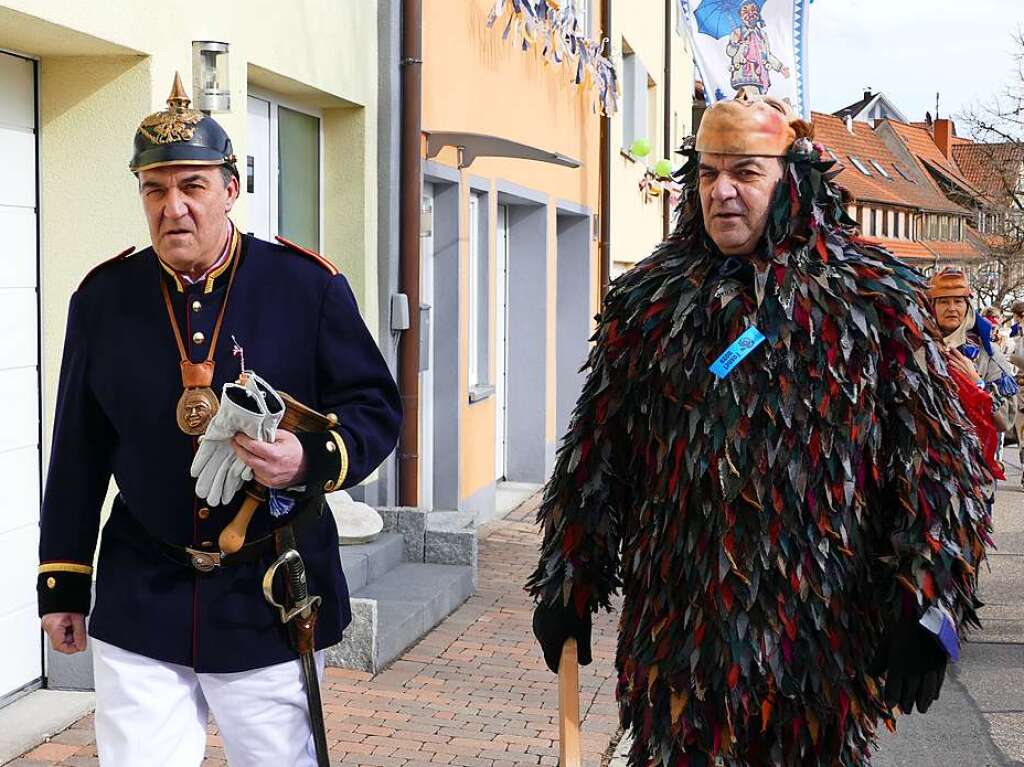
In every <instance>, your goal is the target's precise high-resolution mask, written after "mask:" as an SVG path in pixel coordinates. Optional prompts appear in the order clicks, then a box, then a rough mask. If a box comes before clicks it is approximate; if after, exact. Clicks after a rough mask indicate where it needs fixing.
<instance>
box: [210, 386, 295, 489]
mask: <svg viewBox="0 0 1024 767" xmlns="http://www.w3.org/2000/svg"><path fill="white" fill-rule="evenodd" d="M283 416H284V402H283V401H282V400H281V398H280V396H278V394H277V392H276V391H274V389H273V388H272V387H271V386H270V385H269V384H267V382H266V381H264V380H263V379H262V378H260V377H259V376H257V375H256V374H255V373H252V372H247V374H246V383H245V385H240V384H234V383H228V384H224V388H223V390H222V392H221V405H220V409H219V410H218V411H217V415H215V416H214V417H213V420H211V421H210V425H209V426H208V427H207V429H206V434H205V435H203V437H202V440H201V442H200V444H199V449H198V450H197V451H196V455H195V458H194V459H193V460H192V467H191V471H190V473H191V474H192V476H193V477H196V478H197V479H198V481H197V482H196V495H198V496H199V497H200V498H204V499H206V501H207V502H208V503H209V504H210V505H211V506H218V505H221V504H226V503H228V502H229V501H230V500H231V499H232V498H233V497H234V495H235V493H237V492H238V490H239V489H240V488H241V487H242V485H243V484H245V483H246V482H248V481H249V480H250V479H252V469H251V468H249V467H248V466H247V465H246V464H245V462H244V461H242V459H241V458H239V457H238V456H237V455H236V454H235V451H234V448H233V447H232V444H231V438H232V437H234V436H235V434H238V433H242V434H245V435H246V436H248V437H249V438H251V439H255V440H259V441H261V442H273V441H274V440H275V439H276V437H277V426H278V424H279V423H280V422H281V418H282V417H283Z"/></svg>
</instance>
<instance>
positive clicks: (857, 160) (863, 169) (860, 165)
mask: <svg viewBox="0 0 1024 767" xmlns="http://www.w3.org/2000/svg"><path fill="white" fill-rule="evenodd" d="M850 162H852V163H853V166H854V167H855V168H856V169H857V170H859V171H860V172H861V173H863V174H864V175H865V176H870V175H871V171H869V170H868V169H867V168H866V167H864V163H862V162H861V161H860V158H858V157H855V156H854V155H852V154H851V155H850Z"/></svg>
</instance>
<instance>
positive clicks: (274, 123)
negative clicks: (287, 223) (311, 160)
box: [239, 84, 326, 252]
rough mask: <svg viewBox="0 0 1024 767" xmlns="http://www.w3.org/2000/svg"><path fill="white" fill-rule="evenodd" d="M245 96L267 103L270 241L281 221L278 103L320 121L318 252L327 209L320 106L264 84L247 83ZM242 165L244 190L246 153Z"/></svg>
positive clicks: (321, 244) (322, 240) (321, 246)
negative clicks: (304, 101) (275, 90)
mask: <svg viewBox="0 0 1024 767" xmlns="http://www.w3.org/2000/svg"><path fill="white" fill-rule="evenodd" d="M247 95H248V96H255V97H256V98H258V99H262V100H263V101H267V102H269V103H270V168H269V178H270V240H271V241H273V240H274V238H275V237H277V236H278V235H280V233H281V230H280V221H281V208H280V200H279V199H278V196H279V194H278V190H279V188H280V173H281V163H280V156H279V155H280V134H279V132H278V113H277V108H278V107H284V108H285V109H290V110H292V111H293V112H301V113H303V114H306V115H309V116H310V117H315V118H317V120H318V121H319V131H318V132H319V137H318V138H319V147H318V149H317V156H318V157H319V161H320V162H319V165H320V167H319V168H318V174H319V179H318V182H319V189H318V190H317V206H318V207H319V214H320V215H319V216H318V218H319V226H318V229H319V232H318V234H317V240H318V241H319V247H320V252H323V249H324V232H325V219H326V215H325V214H326V211H325V210H324V151H325V149H326V143H325V141H324V113H323V110H322V109H319V108H317V107H311V106H309V105H308V104H303V103H302V102H300V101H296V100H294V99H289V98H288V97H287V96H281V95H280V94H277V93H275V92H273V91H270V90H267V89H265V88H260V87H258V86H254V85H251V84H250V85H248V93H247ZM242 159H243V163H242V167H241V168H239V170H240V171H243V178H242V179H241V186H242V189H243V191H244V190H245V188H246V179H245V177H244V176H245V174H244V171H245V169H246V167H247V166H246V162H247V160H248V155H245V156H244V157H243V158H242Z"/></svg>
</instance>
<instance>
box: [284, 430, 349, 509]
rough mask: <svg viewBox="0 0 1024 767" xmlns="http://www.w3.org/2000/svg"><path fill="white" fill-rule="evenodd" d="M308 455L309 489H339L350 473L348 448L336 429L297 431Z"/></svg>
mask: <svg viewBox="0 0 1024 767" xmlns="http://www.w3.org/2000/svg"><path fill="white" fill-rule="evenodd" d="M295 436H296V437H297V438H298V440H299V444H301V445H302V451H303V453H304V454H305V458H306V480H305V482H306V488H307V492H314V493H331V492H333V491H335V490H340V489H341V487H342V485H343V484H344V483H345V477H346V476H347V475H348V449H347V448H346V447H345V441H344V440H343V439H342V438H341V435H340V434H339V433H338V432H337V431H334V430H330V431H306V432H297V433H296V434H295Z"/></svg>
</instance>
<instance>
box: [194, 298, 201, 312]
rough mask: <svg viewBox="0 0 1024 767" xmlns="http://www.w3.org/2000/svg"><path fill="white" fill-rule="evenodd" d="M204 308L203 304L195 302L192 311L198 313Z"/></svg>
mask: <svg viewBox="0 0 1024 767" xmlns="http://www.w3.org/2000/svg"><path fill="white" fill-rule="evenodd" d="M202 308H203V305H202V304H201V303H199V302H198V301H193V302H192V311H194V312H198V311H201V310H202Z"/></svg>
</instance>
